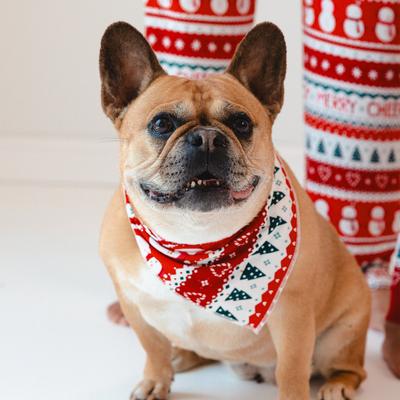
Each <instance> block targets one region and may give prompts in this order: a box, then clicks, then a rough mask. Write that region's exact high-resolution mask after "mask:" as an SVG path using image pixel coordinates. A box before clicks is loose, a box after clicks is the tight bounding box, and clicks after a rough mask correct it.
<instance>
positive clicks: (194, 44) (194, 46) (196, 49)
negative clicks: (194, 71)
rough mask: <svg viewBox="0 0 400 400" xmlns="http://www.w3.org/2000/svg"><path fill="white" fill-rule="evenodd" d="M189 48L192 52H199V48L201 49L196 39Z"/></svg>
mask: <svg viewBox="0 0 400 400" xmlns="http://www.w3.org/2000/svg"><path fill="white" fill-rule="evenodd" d="M191 47H192V49H193V50H194V51H199V50H200V48H201V43H200V40H197V39H195V40H193V42H192V44H191Z"/></svg>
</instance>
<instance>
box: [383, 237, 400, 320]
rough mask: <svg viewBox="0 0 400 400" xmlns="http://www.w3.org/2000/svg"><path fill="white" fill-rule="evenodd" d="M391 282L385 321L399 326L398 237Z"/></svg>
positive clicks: (399, 240)
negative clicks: (389, 299)
mask: <svg viewBox="0 0 400 400" xmlns="http://www.w3.org/2000/svg"><path fill="white" fill-rule="evenodd" d="M392 265H393V282H392V289H391V301H390V307H389V312H388V315H387V318H386V319H387V320H388V321H390V322H395V323H396V324H400V235H399V237H398V240H397V247H396V250H395V252H394V254H393V259H392Z"/></svg>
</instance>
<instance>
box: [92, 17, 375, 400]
mask: <svg viewBox="0 0 400 400" xmlns="http://www.w3.org/2000/svg"><path fill="white" fill-rule="evenodd" d="M285 71H286V46H285V41H284V37H283V35H282V33H281V31H280V30H279V29H278V28H277V27H276V26H275V25H273V24H272V23H262V24H259V25H257V26H256V27H255V28H254V29H253V30H252V31H250V33H249V34H248V35H247V36H246V38H245V39H244V40H243V41H242V43H241V44H240V45H239V47H238V49H237V51H236V53H235V56H234V58H233V60H232V62H231V64H230V65H229V67H228V68H227V70H226V72H225V73H224V74H219V75H214V76H210V77H208V78H206V79H203V80H189V79H185V78H181V77H175V76H168V75H167V74H166V73H165V72H164V71H163V69H162V68H161V66H160V64H159V63H158V61H157V59H156V56H155V54H154V53H153V51H152V50H151V48H150V46H149V44H148V43H147V42H146V40H145V39H144V37H143V36H142V35H141V34H140V33H139V32H138V31H137V30H135V29H134V28H133V27H131V26H130V25H128V24H126V23H122V22H119V23H116V24H113V25H111V26H110V27H109V28H108V29H107V31H106V32H105V34H104V36H103V39H102V44H101V52H100V73H101V80H102V104H103V108H104V111H105V113H106V115H107V116H108V117H109V118H110V119H111V120H112V121H113V123H114V125H115V127H116V129H117V131H118V135H119V138H120V171H121V175H120V177H121V182H120V186H119V187H118V188H117V190H116V192H115V194H114V197H113V199H112V200H111V203H110V205H109V206H108V209H107V211H106V214H105V218H104V222H103V226H102V231H101V239H100V253H101V257H102V259H103V261H104V263H105V264H106V266H107V268H108V270H109V273H110V275H111V278H112V280H113V282H114V285H115V288H116V291H117V294H118V298H119V301H120V304H121V307H122V309H123V312H124V314H125V316H126V318H127V320H128V321H129V324H130V325H131V327H132V328H133V329H134V331H135V332H136V334H137V335H138V337H139V339H140V342H141V343H142V345H143V348H144V349H145V351H146V353H147V361H146V365H145V368H144V376H143V380H142V381H141V382H140V383H139V384H138V386H136V388H135V389H134V391H133V393H132V399H137V400H139V399H141V400H142V399H147V400H150V399H166V398H167V396H168V393H169V391H170V386H171V382H172V380H173V376H174V373H175V372H180V371H183V370H187V369H190V368H193V367H195V366H196V365H199V364H202V363H205V362H207V361H208V360H220V361H224V362H225V363H227V364H228V365H230V366H231V367H232V369H233V370H234V371H236V372H237V373H238V375H239V376H240V377H242V378H244V379H255V380H273V381H276V383H277V385H278V389H279V399H281V400H306V399H309V396H310V394H309V379H310V376H311V375H312V374H319V375H322V376H323V377H324V378H325V379H326V383H325V384H324V385H323V386H322V388H321V389H320V392H319V398H320V399H324V400H344V399H350V398H352V397H353V395H354V392H355V389H356V388H357V387H358V386H359V385H360V383H361V382H362V381H363V379H365V376H366V374H365V371H364V369H363V363H364V350H365V341H366V332H367V327H368V320H369V312H370V298H369V290H368V288H367V286H366V284H365V281H364V278H363V276H362V273H361V272H360V269H359V267H358V266H357V264H356V261H355V260H354V258H353V257H352V256H351V255H350V254H349V253H348V251H347V250H346V249H345V247H344V245H343V244H342V243H341V241H340V240H339V238H338V236H337V234H336V232H335V231H334V229H333V228H332V227H331V225H330V224H329V223H328V222H326V221H325V220H324V219H323V218H322V217H321V216H319V215H318V214H317V212H316V211H315V209H314V207H313V204H312V203H311V201H310V199H309V198H308V196H307V194H306V193H305V191H304V190H303V189H302V188H301V186H300V185H299V183H298V181H297V180H296V178H295V176H294V175H293V173H292V171H291V170H290V168H289V166H288V165H287V164H286V163H285V162H284V161H283V160H282V158H281V157H280V156H279V154H278V153H277V152H276V150H275V149H274V146H273V143H272V138H271V131H272V126H273V122H274V120H275V117H276V116H277V114H278V113H279V111H280V109H281V107H282V102H283V97H284V96H283V95H284V78H285ZM271 371H272V373H271Z"/></svg>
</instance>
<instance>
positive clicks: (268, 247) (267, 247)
mask: <svg viewBox="0 0 400 400" xmlns="http://www.w3.org/2000/svg"><path fill="white" fill-rule="evenodd" d="M276 251H278V249H277V248H276V247H275V246H274V245H273V244H271V243H270V242H268V240H267V241H266V242H265V243H264V244H263V245H262V246H261V247H259V248H258V249H257V251H255V252H254V253H253V255H254V254H261V255H263V254H270V253H275V252H276Z"/></svg>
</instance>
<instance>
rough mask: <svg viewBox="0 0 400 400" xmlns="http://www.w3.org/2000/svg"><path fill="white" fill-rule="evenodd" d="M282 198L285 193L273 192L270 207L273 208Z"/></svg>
mask: <svg viewBox="0 0 400 400" xmlns="http://www.w3.org/2000/svg"><path fill="white" fill-rule="evenodd" d="M284 197H285V193H283V192H279V191H275V192H274V193H273V194H272V200H271V206H274V205H275V204H278V203H279V202H280V201H281V200H282V199H283V198H284Z"/></svg>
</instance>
